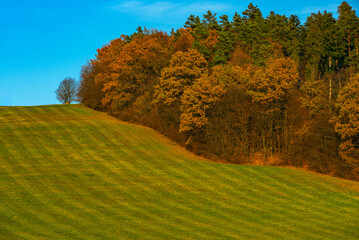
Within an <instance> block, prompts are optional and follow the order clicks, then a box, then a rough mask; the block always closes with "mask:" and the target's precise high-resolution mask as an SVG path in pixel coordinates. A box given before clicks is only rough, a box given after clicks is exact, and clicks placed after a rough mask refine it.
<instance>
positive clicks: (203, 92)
mask: <svg viewBox="0 0 359 240" xmlns="http://www.w3.org/2000/svg"><path fill="white" fill-rule="evenodd" d="M222 71H223V69H222V67H220V66H217V67H215V69H214V70H213V73H212V75H210V76H208V74H203V75H202V76H201V77H200V78H198V79H196V80H195V82H194V84H193V85H192V86H191V87H189V88H186V89H185V91H184V93H183V95H182V97H181V116H180V132H188V131H191V130H194V129H199V128H202V127H204V126H205V125H207V123H208V119H207V117H206V110H207V109H208V108H210V107H211V105H212V104H213V103H215V102H217V101H218V100H219V99H220V98H221V97H222V96H223V94H224V93H225V91H226V89H225V87H226V86H225V84H224V82H223V81H221V79H220V76H221V75H222V74H220V72H222Z"/></svg>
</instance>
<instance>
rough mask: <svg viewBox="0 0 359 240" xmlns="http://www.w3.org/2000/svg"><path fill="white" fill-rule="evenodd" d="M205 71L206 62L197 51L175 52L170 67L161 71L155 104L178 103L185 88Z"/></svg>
mask: <svg viewBox="0 0 359 240" xmlns="http://www.w3.org/2000/svg"><path fill="white" fill-rule="evenodd" d="M206 69H207V62H206V60H205V59H204V57H203V56H202V54H200V53H199V52H198V51H196V50H193V49H190V50H189V51H188V52H181V51H179V52H177V53H175V54H174V55H173V56H172V59H171V61H170V65H169V66H168V67H166V68H164V69H163V71H162V73H161V77H160V78H159V84H158V85H157V87H156V90H155V102H159V101H160V102H163V103H165V104H167V105H171V104H172V103H174V102H179V101H180V97H181V96H182V94H183V91H184V90H185V88H186V87H189V86H191V85H192V84H193V83H194V81H195V80H196V79H198V78H200V77H201V75H202V74H203V73H204V72H205V71H206Z"/></svg>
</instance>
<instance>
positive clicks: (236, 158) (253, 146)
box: [78, 2, 359, 179]
mask: <svg viewBox="0 0 359 240" xmlns="http://www.w3.org/2000/svg"><path fill="white" fill-rule="evenodd" d="M358 73H359V18H358V16H357V15H356V13H355V11H354V10H353V9H352V7H351V6H350V5H349V4H348V3H346V2H343V3H342V4H341V5H340V6H339V7H338V18H337V19H335V18H334V17H333V15H332V13H329V12H326V11H324V12H317V13H312V14H311V15H310V16H309V17H308V18H307V20H306V22H305V23H304V24H302V23H301V22H300V20H299V18H298V16H296V15H291V16H289V17H286V16H285V15H279V14H276V13H274V12H270V14H269V15H268V16H266V17H264V16H263V15H262V13H261V11H260V9H259V8H258V7H257V6H254V5H253V4H249V6H248V7H247V9H246V10H245V11H243V12H242V14H238V13H235V14H234V16H233V18H232V20H229V18H228V16H227V15H222V16H219V18H218V17H217V15H216V14H214V13H212V12H211V11H208V12H207V13H205V14H204V15H203V17H201V18H200V17H199V16H195V15H191V16H189V17H188V19H187V21H186V22H185V24H184V26H183V28H181V29H178V30H172V31H171V32H170V33H166V32H162V31H158V30H155V29H146V28H141V27H138V28H137V30H136V32H135V33H133V34H131V35H122V36H121V37H120V38H117V39H114V40H112V41H110V42H109V43H108V44H107V45H104V46H103V47H102V48H100V49H98V50H97V55H96V57H95V58H94V59H91V60H89V61H88V63H87V64H86V65H84V66H83V67H82V69H81V79H80V86H79V93H78V96H79V98H80V100H81V102H82V103H84V104H85V105H87V106H89V107H91V108H94V109H98V110H101V111H106V112H108V113H110V114H112V115H114V116H116V117H118V118H120V119H122V120H126V121H133V122H137V123H141V124H144V125H147V126H150V127H152V128H154V129H156V130H158V131H160V132H161V133H163V134H165V135H166V136H168V137H170V138H171V139H173V140H175V141H177V142H179V143H180V144H182V145H184V146H186V147H187V148H188V149H190V150H192V151H193V152H195V153H197V154H200V155H204V156H206V157H209V158H211V159H214V160H218V161H226V162H233V163H245V164H246V163H247V164H268V165H291V166H298V167H305V168H308V169H311V170H314V171H317V172H320V173H326V174H331V175H334V176H339V177H344V178H351V179H359V75H358Z"/></svg>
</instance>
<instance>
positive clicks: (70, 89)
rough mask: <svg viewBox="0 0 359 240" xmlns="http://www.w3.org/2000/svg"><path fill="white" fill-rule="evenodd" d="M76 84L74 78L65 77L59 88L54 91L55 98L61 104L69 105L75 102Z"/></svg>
mask: <svg viewBox="0 0 359 240" xmlns="http://www.w3.org/2000/svg"><path fill="white" fill-rule="evenodd" d="M77 91H78V83H77V82H76V81H75V79H74V78H71V77H67V78H65V79H64V80H62V81H61V83H60V85H59V87H58V88H57V89H56V91H55V93H56V98H57V100H59V102H61V103H62V104H70V103H71V102H74V101H77V98H76V96H77Z"/></svg>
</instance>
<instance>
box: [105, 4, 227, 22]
mask: <svg viewBox="0 0 359 240" xmlns="http://www.w3.org/2000/svg"><path fill="white" fill-rule="evenodd" d="M109 8H110V9H112V10H115V11H119V12H123V13H128V14H131V15H135V16H138V17H146V18H151V19H167V20H171V19H175V18H178V17H183V16H186V17H187V16H189V15H190V14H203V13H205V12H207V10H211V11H212V12H213V13H216V12H222V11H226V10H230V9H231V8H233V5H230V4H226V3H218V2H200V1H197V2H192V3H174V2H168V1H162V2H161V1H158V2H151V3H146V2H144V1H124V2H121V3H119V4H115V5H112V6H110V7H109Z"/></svg>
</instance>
